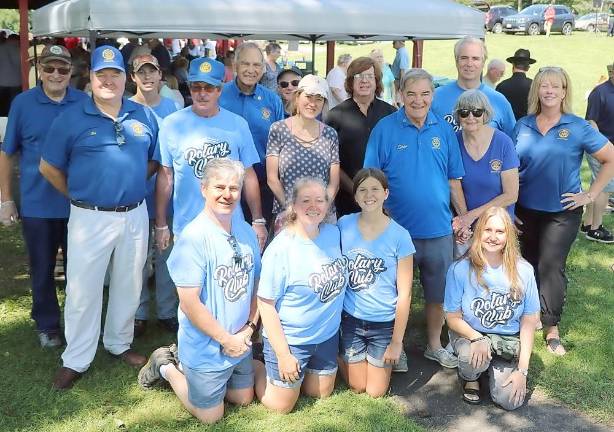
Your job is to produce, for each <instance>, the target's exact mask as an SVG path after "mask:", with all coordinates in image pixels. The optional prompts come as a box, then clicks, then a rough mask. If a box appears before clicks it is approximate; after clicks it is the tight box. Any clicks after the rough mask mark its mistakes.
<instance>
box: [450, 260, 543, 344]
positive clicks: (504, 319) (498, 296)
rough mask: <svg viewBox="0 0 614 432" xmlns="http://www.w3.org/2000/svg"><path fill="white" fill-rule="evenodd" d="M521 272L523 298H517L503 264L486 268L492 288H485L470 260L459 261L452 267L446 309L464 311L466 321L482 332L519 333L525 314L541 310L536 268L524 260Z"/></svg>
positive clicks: (486, 279) (486, 282) (519, 271)
mask: <svg viewBox="0 0 614 432" xmlns="http://www.w3.org/2000/svg"><path fill="white" fill-rule="evenodd" d="M518 274H519V276H520V280H521V286H522V298H521V299H520V301H514V300H512V298H511V297H510V281H509V279H508V278H507V276H506V274H505V271H504V269H503V266H499V267H498V268H492V267H488V266H487V267H486V269H485V271H484V274H483V278H484V283H485V284H486V286H487V287H488V290H485V289H484V288H483V287H481V286H479V285H478V282H477V278H476V276H475V273H474V272H473V271H471V268H470V263H469V259H467V258H465V259H463V260H461V261H457V262H455V263H453V264H452V265H451V266H450V268H449V269H448V274H447V276H446V294H445V298H444V303H443V310H444V311H445V312H458V311H461V312H462V314H463V320H465V322H466V323H467V324H469V325H470V326H471V328H472V329H474V330H477V331H479V332H480V333H496V334H503V335H512V334H517V333H518V332H519V331H520V319H521V318H522V316H523V315H529V314H534V313H537V312H539V309H540V306H539V295H538V293H537V284H536V283H535V275H534V274H533V267H531V264H529V263H528V262H526V261H525V260H522V259H521V260H520V261H519V262H518Z"/></svg>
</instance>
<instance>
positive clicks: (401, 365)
mask: <svg viewBox="0 0 614 432" xmlns="http://www.w3.org/2000/svg"><path fill="white" fill-rule="evenodd" d="M408 370H409V368H408V367H407V354H405V350H402V351H401V356H400V357H399V362H398V363H397V364H394V365H392V372H399V373H405V372H407V371H408Z"/></svg>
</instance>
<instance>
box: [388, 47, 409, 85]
mask: <svg viewBox="0 0 614 432" xmlns="http://www.w3.org/2000/svg"><path fill="white" fill-rule="evenodd" d="M391 69H392V74H393V75H394V78H395V79H398V80H400V79H401V78H403V77H402V76H400V75H401V70H404V71H406V72H407V70H408V69H409V53H408V52H407V48H405V47H404V46H402V47H400V48H399V49H397V53H396V54H395V56H394V61H393V62H392V67H391Z"/></svg>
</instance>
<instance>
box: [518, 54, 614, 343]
mask: <svg viewBox="0 0 614 432" xmlns="http://www.w3.org/2000/svg"><path fill="white" fill-rule="evenodd" d="M571 106H572V101H571V81H570V80H569V75H568V74H567V72H565V70H564V69H563V68H560V67H556V66H549V67H543V68H541V69H540V70H539V72H538V73H537V75H536V76H535V78H534V79H533V83H532V84H531V89H530V90H529V115H528V116H526V117H523V118H521V119H520V120H518V122H517V123H516V128H515V129H514V133H513V136H512V140H513V141H515V145H516V151H517V152H518V157H519V159H520V167H519V169H518V174H519V178H520V190H519V194H518V202H517V204H516V210H515V211H516V217H517V219H518V220H519V229H520V231H521V234H520V246H521V249H522V255H523V256H524V257H525V258H526V260H527V261H528V262H529V263H530V264H531V265H532V266H533V267H534V269H535V272H536V278H537V287H538V289H539V293H540V300H541V322H542V325H543V331H544V338H545V340H546V345H547V349H548V351H549V352H551V353H552V354H555V355H564V354H565V352H566V351H565V348H564V347H563V345H562V344H561V340H560V335H559V328H558V324H559V322H560V321H561V315H562V313H563V305H564V303H565V292H566V290H567V278H566V277H565V267H566V262H567V255H568V254H569V250H570V249H571V245H572V244H573V242H574V240H575V239H576V234H577V233H578V229H579V227H580V222H581V218H582V208H583V207H584V206H585V205H587V204H590V203H591V202H593V201H594V200H595V197H596V196H597V195H599V193H600V192H601V191H602V190H603V188H604V187H605V185H606V184H607V183H608V181H609V180H610V179H611V178H612V177H613V176H614V146H612V143H610V142H609V141H608V139H607V138H606V137H605V136H603V135H602V134H600V133H599V132H598V131H597V130H596V129H594V128H592V127H591V125H590V124H589V123H588V122H587V121H586V120H584V119H582V118H580V117H578V116H575V115H574V114H572V113H571ZM585 152H586V153H588V154H590V155H592V156H593V157H594V158H595V159H597V160H598V161H599V162H600V163H601V165H602V167H601V170H600V171H599V175H598V176H597V177H596V179H595V181H594V182H593V183H592V184H591V186H590V188H589V189H588V190H586V191H583V190H582V186H581V183H580V166H581V165H582V157H583V155H584V153H585Z"/></svg>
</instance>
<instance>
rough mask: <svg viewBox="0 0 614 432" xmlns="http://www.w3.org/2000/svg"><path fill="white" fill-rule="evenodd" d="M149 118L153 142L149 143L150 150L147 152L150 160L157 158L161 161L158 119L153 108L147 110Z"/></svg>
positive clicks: (156, 159)
mask: <svg viewBox="0 0 614 432" xmlns="http://www.w3.org/2000/svg"><path fill="white" fill-rule="evenodd" d="M147 118H148V119H149V123H148V126H149V128H150V129H151V142H150V143H149V151H148V152H147V155H148V156H149V160H155V161H158V162H159V161H160V142H159V141H158V136H159V128H158V121H157V120H156V116H155V115H154V112H153V111H152V110H151V109H150V110H149V112H147Z"/></svg>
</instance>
